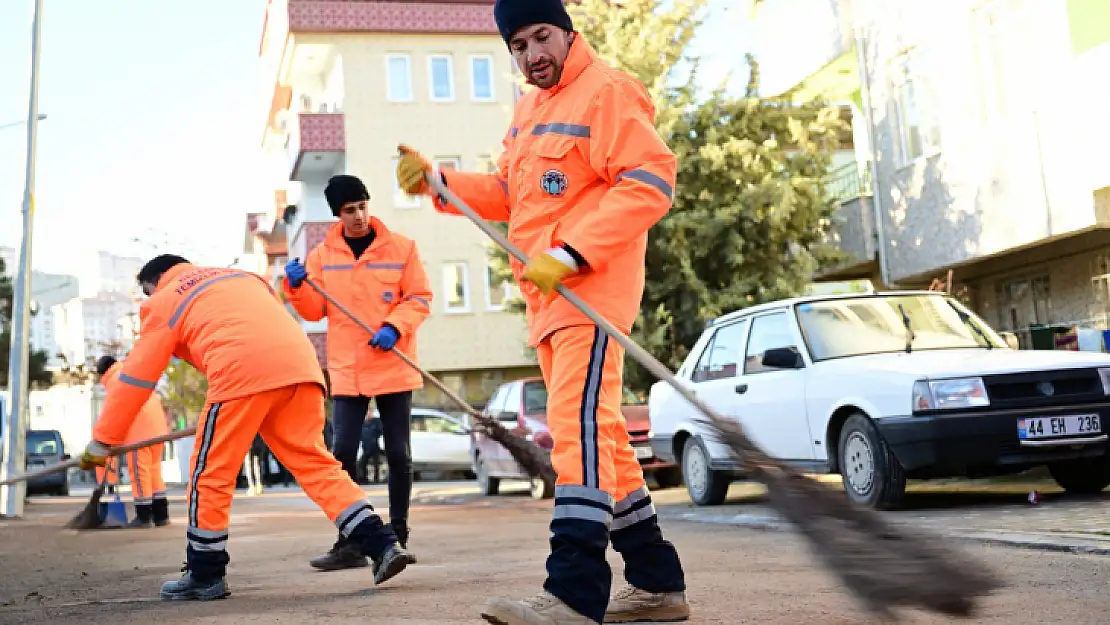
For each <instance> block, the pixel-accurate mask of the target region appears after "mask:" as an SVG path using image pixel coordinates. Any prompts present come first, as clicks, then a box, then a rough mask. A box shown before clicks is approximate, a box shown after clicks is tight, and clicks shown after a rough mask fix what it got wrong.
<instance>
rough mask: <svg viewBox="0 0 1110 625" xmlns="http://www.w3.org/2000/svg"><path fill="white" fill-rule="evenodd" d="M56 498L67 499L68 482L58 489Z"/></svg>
mask: <svg viewBox="0 0 1110 625" xmlns="http://www.w3.org/2000/svg"><path fill="white" fill-rule="evenodd" d="M58 496H59V497H69V482H66V483H65V484H62V485H61V486H59V487H58Z"/></svg>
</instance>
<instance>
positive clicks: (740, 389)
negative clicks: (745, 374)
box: [736, 384, 748, 395]
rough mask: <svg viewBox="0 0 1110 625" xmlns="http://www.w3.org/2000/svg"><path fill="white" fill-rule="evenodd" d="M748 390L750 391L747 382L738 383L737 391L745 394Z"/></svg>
mask: <svg viewBox="0 0 1110 625" xmlns="http://www.w3.org/2000/svg"><path fill="white" fill-rule="evenodd" d="M747 392H748V385H747V384H737V385H736V393H737V394H738V395H743V394H744V393H747Z"/></svg>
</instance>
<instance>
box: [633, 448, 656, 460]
mask: <svg viewBox="0 0 1110 625" xmlns="http://www.w3.org/2000/svg"><path fill="white" fill-rule="evenodd" d="M633 449H635V450H636V458H637V459H639V460H643V459H644V458H650V457H652V456H653V455H655V454H654V453H652V451H651V447H648V446H646V445H644V446H641V447H634V448H633Z"/></svg>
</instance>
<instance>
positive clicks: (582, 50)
mask: <svg viewBox="0 0 1110 625" xmlns="http://www.w3.org/2000/svg"><path fill="white" fill-rule="evenodd" d="M597 61H598V57H597V52H595V51H594V49H593V47H592V46H591V45H590V42H588V41H586V38H585V37H584V36H582V33H579V32H576V33H575V34H574V43H572V44H570V51H569V52H568V53H567V60H566V61H565V62H563V73H562V75H561V76H559V83H558V84H556V85H555V86H554V87H552V88H550V89H541V90H540V97H541V98H550V97H552V96H554V95H555V94H557V93H559V92H560V91H562V90H563V89H566V88H567V87H568V86H570V85H571V84H572V83H573V82H574V81H575V80H577V79H578V77H579V76H581V75H582V72H584V71H586V68H587V67H589V66H591V65H593V64H594V63H596V62H597Z"/></svg>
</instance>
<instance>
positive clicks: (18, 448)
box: [0, 0, 42, 517]
mask: <svg viewBox="0 0 1110 625" xmlns="http://www.w3.org/2000/svg"><path fill="white" fill-rule="evenodd" d="M41 35H42V0H35V17H34V21H33V22H32V24H31V96H30V103H29V104H28V108H29V111H28V113H27V179H26V181H25V183H24V187H23V245H21V246H20V248H19V272H18V274H17V275H16V283H15V292H14V294H13V295H14V297H13V300H14V301H13V302H12V332H11V335H12V344H11V349H10V357H9V360H8V389H9V390H10V391H11V399H12V401H11V404H12V406H11V411H10V412H9V413H8V415H7V416H6V421H7V422H6V423H5V427H4V430H5V432H4V467H3V471H2V472H0V475H3V476H4V477H11V476H13V475H16V474H18V473H22V472H23V470H24V469H25V468H26V467H25V463H26V451H27V450H26V449H25V447H26V441H27V427H28V426H29V425H30V413H29V411H28V408H27V395H28V387H29V382H30V380H29V379H28V373H29V370H28V369H29V366H28V360H29V358H28V357H29V356H30V341H29V340H28V334H29V333H30V330H31V327H30V325H31V324H30V315H29V314H28V313H29V310H28V304H29V303H30V300H31V235H32V225H33V221H34V216H35V147H36V144H37V139H38V125H39V38H40V36H41ZM26 492H27V484H26V482H19V483H18V484H13V485H11V486H2V487H0V510H2V511H3V516H6V517H22V516H23V498H24V496H25V494H26Z"/></svg>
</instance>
